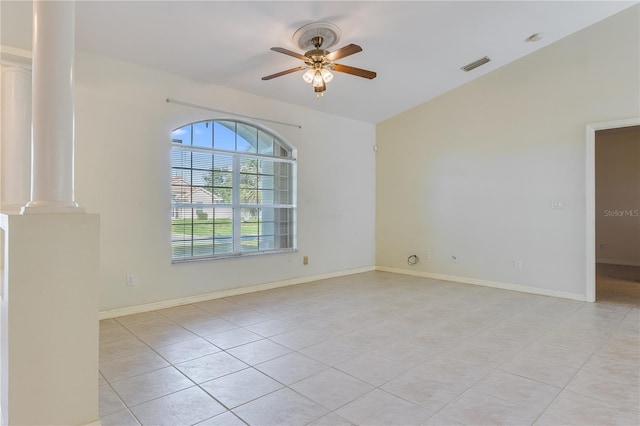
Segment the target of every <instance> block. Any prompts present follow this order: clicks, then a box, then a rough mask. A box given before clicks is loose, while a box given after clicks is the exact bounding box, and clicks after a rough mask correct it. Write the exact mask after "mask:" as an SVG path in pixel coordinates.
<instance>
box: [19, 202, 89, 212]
mask: <svg viewBox="0 0 640 426" xmlns="http://www.w3.org/2000/svg"><path fill="white" fill-rule="evenodd" d="M58 213H71V214H79V213H86V212H85V209H84V207H80V206H79V205H78V203H76V202H75V201H29V202H28V203H27V205H25V206H24V207H23V208H22V209H20V214H58Z"/></svg>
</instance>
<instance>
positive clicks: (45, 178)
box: [23, 0, 82, 213]
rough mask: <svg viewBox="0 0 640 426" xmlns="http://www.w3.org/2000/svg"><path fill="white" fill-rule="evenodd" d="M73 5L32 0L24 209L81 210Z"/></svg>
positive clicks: (76, 211)
mask: <svg viewBox="0 0 640 426" xmlns="http://www.w3.org/2000/svg"><path fill="white" fill-rule="evenodd" d="M74 38H75V3H74V2H73V1H42V0H39V1H34V2H33V139H32V153H31V155H32V163H31V164H32V171H31V201H29V203H27V205H26V206H25V207H24V208H23V213H79V212H81V211H82V209H80V208H79V207H78V204H77V203H76V202H75V198H74V192H73V191H74V182H73V179H74V163H73V150H74V121H73V107H74V105H73V87H74V82H73V80H74V75H73V70H74V67H73V61H74V49H75V47H74V45H75V43H74V42H75V40H74Z"/></svg>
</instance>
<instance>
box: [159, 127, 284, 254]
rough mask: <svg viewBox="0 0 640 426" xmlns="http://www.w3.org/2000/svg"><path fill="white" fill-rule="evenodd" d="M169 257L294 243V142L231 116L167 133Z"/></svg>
mask: <svg viewBox="0 0 640 426" xmlns="http://www.w3.org/2000/svg"><path fill="white" fill-rule="evenodd" d="M171 138H172V143H171V146H172V149H171V204H172V209H171V210H172V211H171V252H172V260H173V261H174V262H180V261H188V260H198V259H207V258H220V257H231V256H241V255H248V254H265V253H275V252H284V251H292V250H295V217H296V194H295V175H296V159H295V149H294V148H293V147H292V146H291V145H290V144H289V143H287V142H286V141H285V140H284V139H283V138H281V137H279V136H278V135H276V134H275V133H274V132H272V131H270V130H269V129H266V128H264V127H260V126H257V125H254V124H250V123H247V122H243V121H238V120H205V121H199V122H195V123H190V124H187V125H184V126H182V127H180V128H178V129H176V130H174V131H173V132H172V134H171Z"/></svg>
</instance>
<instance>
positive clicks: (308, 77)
mask: <svg viewBox="0 0 640 426" xmlns="http://www.w3.org/2000/svg"><path fill="white" fill-rule="evenodd" d="M314 75H316V70H314V69H313V68H309V69H308V70H307V71H306V72H305V73H304V74H302V79H303V80H304V81H305V82H307V83H313V76H314Z"/></svg>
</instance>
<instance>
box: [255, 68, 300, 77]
mask: <svg viewBox="0 0 640 426" xmlns="http://www.w3.org/2000/svg"><path fill="white" fill-rule="evenodd" d="M304 69H307V67H295V68H291V69H290V70H286V71H280V72H277V73H275V74H271V75H268V76H266V77H262V79H263V80H271V79H272V78H276V77H281V76H283V75H287V74H291V73H292V72H296V71H302V70H304Z"/></svg>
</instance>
